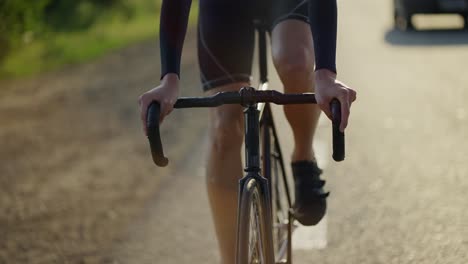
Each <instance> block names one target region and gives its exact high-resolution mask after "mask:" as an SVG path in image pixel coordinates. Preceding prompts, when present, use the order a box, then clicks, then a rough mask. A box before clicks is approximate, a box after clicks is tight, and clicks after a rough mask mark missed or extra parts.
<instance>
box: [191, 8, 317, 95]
mask: <svg viewBox="0 0 468 264" xmlns="http://www.w3.org/2000/svg"><path fill="white" fill-rule="evenodd" d="M308 2H309V1H308V0H199V20H198V58H199V60H198V61H199V64H200V75H201V81H202V86H203V90H205V91H207V90H210V89H213V88H216V87H219V86H222V85H226V84H230V83H235V82H250V80H251V71H252V58H253V53H254V46H255V25H254V21H255V20H261V21H262V22H263V23H264V24H266V27H267V30H268V31H269V32H271V31H272V29H273V28H274V27H275V26H276V25H277V24H278V23H280V22H282V21H284V20H287V19H297V20H301V21H304V22H306V23H309V21H308V20H309V18H308Z"/></svg>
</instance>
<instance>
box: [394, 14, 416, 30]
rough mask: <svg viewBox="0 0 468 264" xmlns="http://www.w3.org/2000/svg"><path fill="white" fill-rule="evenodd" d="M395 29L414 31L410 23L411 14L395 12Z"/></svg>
mask: <svg viewBox="0 0 468 264" xmlns="http://www.w3.org/2000/svg"><path fill="white" fill-rule="evenodd" d="M395 27H396V28H397V29H398V30H401V31H411V30H414V25H413V22H412V21H411V14H405V13H403V12H398V11H396V10H395Z"/></svg>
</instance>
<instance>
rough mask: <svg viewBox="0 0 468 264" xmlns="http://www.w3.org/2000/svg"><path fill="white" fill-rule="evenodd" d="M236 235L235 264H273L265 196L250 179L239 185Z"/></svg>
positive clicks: (254, 181)
mask: <svg viewBox="0 0 468 264" xmlns="http://www.w3.org/2000/svg"><path fill="white" fill-rule="evenodd" d="M240 195H241V196H240V197H241V199H240V204H239V219H238V235H237V256H236V258H237V259H236V263H237V264H241V263H242V264H246V263H248V264H273V263H274V257H273V250H272V241H271V240H272V239H271V229H270V226H271V223H270V218H269V217H267V215H268V208H267V207H266V203H265V198H266V197H265V196H264V194H263V193H262V194H261V189H260V186H259V185H258V182H257V181H256V179H254V178H250V179H248V180H247V181H245V182H244V184H243V186H242V184H241V193H240ZM269 223H270V225H269Z"/></svg>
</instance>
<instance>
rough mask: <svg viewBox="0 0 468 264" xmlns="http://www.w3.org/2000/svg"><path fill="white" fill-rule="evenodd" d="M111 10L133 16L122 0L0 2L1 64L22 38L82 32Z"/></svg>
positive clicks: (128, 16)
mask: <svg viewBox="0 0 468 264" xmlns="http://www.w3.org/2000/svg"><path fill="white" fill-rule="evenodd" d="M110 10H112V12H116V10H118V11H119V12H120V13H121V14H122V15H123V16H124V17H127V18H130V17H131V15H132V9H131V8H130V7H129V4H128V1H125V0H34V1H32V0H0V62H1V60H2V58H4V57H5V56H6V54H8V51H9V50H10V48H11V47H12V46H17V44H19V43H20V42H21V41H23V40H24V39H25V38H24V36H29V37H28V38H26V39H30V38H31V36H34V35H35V34H41V33H44V32H48V31H76V30H84V29H86V28H88V27H89V26H91V25H92V24H93V23H94V22H95V21H96V20H97V19H99V18H100V17H101V16H102V15H103V14H106V12H107V11H110Z"/></svg>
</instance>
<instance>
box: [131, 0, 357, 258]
mask: <svg viewBox="0 0 468 264" xmlns="http://www.w3.org/2000/svg"><path fill="white" fill-rule="evenodd" d="M262 1H264V2H262ZM190 6H191V0H163V2H162V7H161V20H160V45H161V66H162V67H161V68H162V69H161V70H162V72H161V84H160V85H159V86H157V87H156V88H153V89H151V90H149V91H148V92H146V93H144V94H143V95H142V96H140V98H139V103H140V108H141V119H142V122H143V126H144V129H145V132H146V122H145V120H146V111H147V108H148V105H149V104H150V103H151V102H152V101H158V102H160V104H161V122H162V120H163V119H164V117H165V116H166V115H168V114H169V113H170V112H171V111H172V109H173V104H174V103H175V101H176V100H177V97H178V95H179V77H180V60H181V53H182V46H183V42H184V38H185V33H186V29H187V21H188V15H189V11H190ZM336 16H337V15H336V0H268V1H265V0H255V1H249V0H199V21H198V57H199V65H200V71H201V81H202V86H203V89H204V91H205V93H206V94H207V95H212V94H215V93H217V92H220V91H238V90H239V89H240V88H241V87H244V86H249V84H250V79H251V62H252V56H253V50H254V37H255V31H254V24H253V20H254V18H262V19H264V21H265V22H267V24H268V26H269V28H270V33H271V50H272V57H273V62H274V65H275V68H276V70H277V72H278V75H279V77H280V79H281V81H282V83H283V85H284V90H285V92H286V93H303V92H313V91H315V93H316V98H317V101H318V105H289V106H285V107H284V112H285V115H286V118H287V120H288V122H289V123H290V125H291V128H292V131H293V136H294V141H295V145H294V150H293V153H292V156H291V160H292V164H291V166H292V170H293V176H294V178H295V182H296V184H295V188H296V191H295V193H296V195H295V196H296V197H295V203H294V214H295V217H296V218H297V219H298V221H299V222H301V223H302V224H304V225H314V224H317V223H318V222H319V221H320V220H321V219H322V217H323V215H324V214H325V210H326V197H327V195H328V194H327V193H325V192H324V191H323V185H324V183H325V182H324V181H322V180H321V179H320V174H321V170H320V169H319V168H318V166H317V163H316V161H315V156H314V152H313V149H312V141H313V136H314V131H315V128H316V126H317V121H318V118H319V115H320V110H322V111H323V112H324V113H325V114H326V115H327V116H328V117H329V118H330V117H331V113H330V109H329V104H330V101H331V100H332V99H333V98H338V99H339V101H340V102H341V105H342V122H341V124H340V129H341V130H342V131H344V129H345V128H346V126H347V121H348V117H349V110H350V106H351V103H352V102H353V101H354V100H355V99H356V93H355V91H354V90H352V89H351V88H349V87H347V86H346V85H345V84H343V83H341V82H339V81H338V80H336V67H335V50H336V20H337V18H336ZM311 32H313V34H311ZM312 35H313V38H312ZM314 46H315V64H316V65H315V71H314ZM211 119H212V121H211V123H210V124H211V127H210V133H211V134H210V138H211V141H210V147H209V154H208V161H207V167H206V168H207V178H206V179H207V190H208V197H209V200H210V205H211V208H212V214H213V219H214V223H215V230H216V234H217V237H218V241H219V245H220V249H221V258H222V260H223V263H232V262H233V261H234V258H235V257H234V256H235V241H236V215H237V212H236V208H237V188H238V179H239V177H240V176H242V175H243V171H242V165H241V145H242V140H243V131H244V130H243V116H242V107H241V106H238V105H224V106H221V107H217V108H212V109H211Z"/></svg>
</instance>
